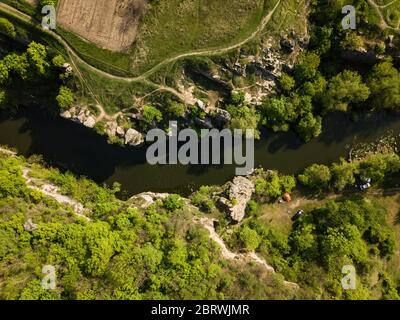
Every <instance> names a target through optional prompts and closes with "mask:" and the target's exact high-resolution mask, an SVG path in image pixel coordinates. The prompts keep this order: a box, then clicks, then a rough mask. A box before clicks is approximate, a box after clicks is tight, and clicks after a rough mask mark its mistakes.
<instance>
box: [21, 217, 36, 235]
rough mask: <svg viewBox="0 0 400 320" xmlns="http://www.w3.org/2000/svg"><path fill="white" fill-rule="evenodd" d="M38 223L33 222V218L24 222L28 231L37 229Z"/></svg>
mask: <svg viewBox="0 0 400 320" xmlns="http://www.w3.org/2000/svg"><path fill="white" fill-rule="evenodd" d="M37 227H38V226H37V224H35V223H33V221H32V219H28V220H27V221H26V222H25V223H24V229H25V230H26V231H28V232H33V231H35V230H36V229H37Z"/></svg>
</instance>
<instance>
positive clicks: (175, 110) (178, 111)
mask: <svg viewBox="0 0 400 320" xmlns="http://www.w3.org/2000/svg"><path fill="white" fill-rule="evenodd" d="M185 111H186V107H185V105H184V104H183V103H181V102H177V101H171V102H170V103H169V104H168V107H167V112H168V113H169V115H170V116H172V117H178V118H182V117H184V116H185Z"/></svg>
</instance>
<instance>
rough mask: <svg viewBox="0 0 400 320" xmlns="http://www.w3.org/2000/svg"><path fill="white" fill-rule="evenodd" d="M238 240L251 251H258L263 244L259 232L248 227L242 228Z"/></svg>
mask: <svg viewBox="0 0 400 320" xmlns="http://www.w3.org/2000/svg"><path fill="white" fill-rule="evenodd" d="M238 238H239V240H240V242H241V243H242V245H243V246H244V247H245V248H246V249H247V250H249V251H254V250H256V249H257V248H258V246H259V245H260V243H261V237H260V236H259V235H258V233H257V231H255V230H253V229H251V228H250V227H248V226H244V227H242V228H241V230H240V231H239V235H238Z"/></svg>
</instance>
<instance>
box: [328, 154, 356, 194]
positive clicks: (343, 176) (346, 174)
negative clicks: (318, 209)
mask: <svg viewBox="0 0 400 320" xmlns="http://www.w3.org/2000/svg"><path fill="white" fill-rule="evenodd" d="M355 171H356V166H355V165H354V164H353V163H349V162H347V161H345V160H343V159H342V160H341V163H334V164H333V165H332V168H331V172H332V185H333V187H334V188H335V189H336V190H338V191H343V190H344V189H345V188H346V187H347V186H348V185H353V184H354V183H355V182H356V178H355V176H354V174H355Z"/></svg>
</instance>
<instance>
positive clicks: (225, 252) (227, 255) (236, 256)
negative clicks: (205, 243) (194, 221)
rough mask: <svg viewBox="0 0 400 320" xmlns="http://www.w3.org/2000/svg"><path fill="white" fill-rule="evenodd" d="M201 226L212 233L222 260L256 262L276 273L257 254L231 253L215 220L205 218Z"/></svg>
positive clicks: (289, 283) (287, 282) (294, 286)
mask: <svg viewBox="0 0 400 320" xmlns="http://www.w3.org/2000/svg"><path fill="white" fill-rule="evenodd" d="M199 224H200V225H201V226H202V227H203V228H205V229H206V230H207V231H208V232H209V233H210V238H211V239H212V240H213V241H214V242H216V243H217V244H218V246H219V247H220V249H221V255H222V258H224V259H226V260H233V261H242V262H254V263H256V264H258V265H260V266H262V267H264V268H265V269H266V270H267V271H269V272H272V273H275V272H276V271H275V269H274V268H273V267H271V266H270V265H269V264H268V263H267V262H266V261H265V260H264V259H261V258H260V257H259V256H258V255H257V254H256V253H255V252H249V253H246V254H243V253H235V252H232V251H230V250H229V249H228V247H227V246H226V244H225V243H224V240H222V238H221V237H220V236H219V235H218V233H217V232H216V231H215V228H214V220H212V219H209V218H206V217H204V218H201V219H200V220H199ZM284 284H285V285H286V286H288V287H292V288H294V289H298V288H300V287H299V285H298V284H297V283H294V282H289V281H284Z"/></svg>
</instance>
